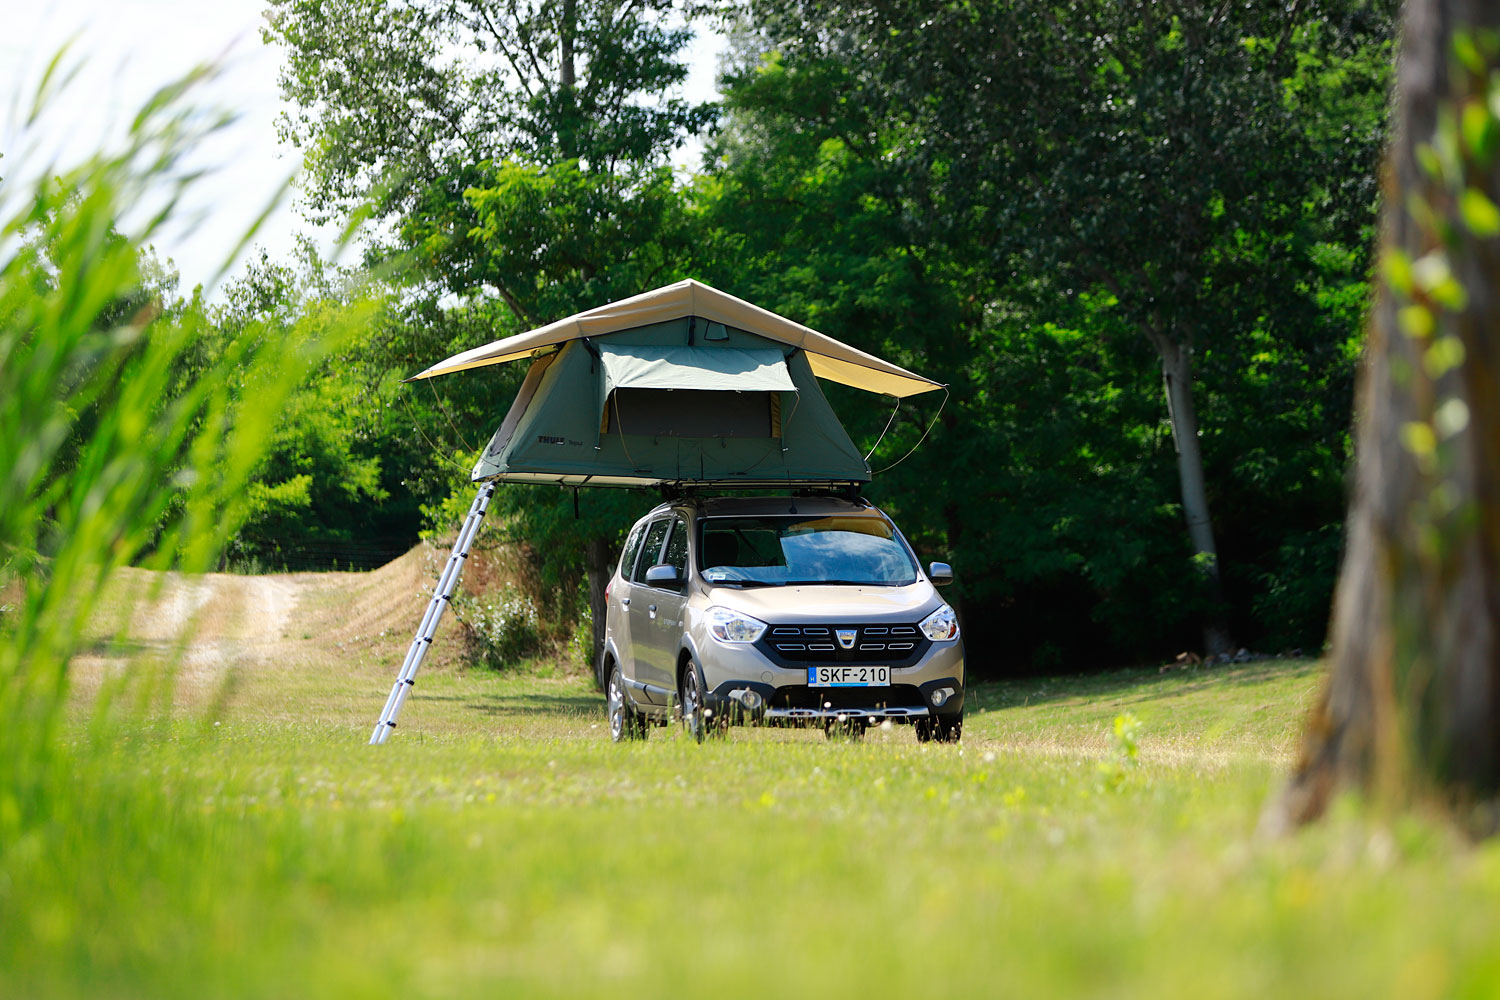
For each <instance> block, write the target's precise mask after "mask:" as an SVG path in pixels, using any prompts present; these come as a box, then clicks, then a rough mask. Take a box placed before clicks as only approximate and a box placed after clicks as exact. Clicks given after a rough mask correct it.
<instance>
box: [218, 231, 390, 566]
mask: <svg viewBox="0 0 1500 1000" xmlns="http://www.w3.org/2000/svg"><path fill="white" fill-rule="evenodd" d="M303 254H304V260H303V262H302V265H301V268H300V270H294V269H293V268H292V267H289V266H286V265H278V264H273V263H271V262H270V261H269V260H268V259H267V258H266V257H265V256H264V255H262V257H261V259H260V260H259V261H258V262H256V263H254V264H252V265H251V266H250V267H249V268H248V269H247V271H246V273H245V274H244V275H242V276H240V277H239V278H237V279H236V280H235V281H233V282H231V283H230V285H229V286H228V287H227V289H226V292H225V298H226V304H225V305H224V306H223V307H220V308H218V309H217V310H215V311H214V314H213V322H214V328H215V331H216V336H217V337H220V338H233V337H236V336H247V335H248V336H254V337H262V336H267V335H270V336H275V337H279V338H289V339H292V340H304V339H306V340H310V341H313V342H320V341H326V340H329V339H330V338H329V334H330V332H331V331H333V330H338V331H341V332H342V331H353V332H352V334H343V335H341V336H340V337H338V338H337V339H338V342H339V343H338V349H337V350H336V351H333V352H331V353H330V354H329V355H328V356H327V357H325V358H324V359H323V360H322V361H321V362H320V363H319V364H318V366H317V367H316V368H315V369H314V370H313V371H312V372H310V373H309V375H308V376H307V377H306V378H305V379H303V380H302V382H301V383H300V384H299V385H298V386H297V389H296V391H295V392H294V393H293V394H292V396H291V398H290V399H288V400H287V404H286V407H285V408H284V411H283V413H282V415H281V418H280V420H279V421H278V422H277V425H276V428H275V432H274V434H273V437H272V442H271V448H270V450H269V452H268V454H267V455H266V458H265V459H264V460H263V462H262V463H261V465H260V467H259V468H258V469H257V470H256V479H255V482H254V483H253V485H252V487H251V489H250V490H249V491H248V492H247V494H246V501H247V503H248V505H249V513H248V516H247V517H246V519H245V523H244V525H243V526H242V527H241V529H240V530H239V532H238V533H237V534H236V535H235V537H234V539H233V542H232V544H231V546H230V554H231V556H232V557H233V558H236V559H246V558H249V559H255V560H258V561H265V562H266V563H268V564H270V565H287V564H290V565H291V566H292V567H293V568H307V567H320V566H324V565H327V564H328V561H329V559H330V558H331V557H336V556H332V554H334V553H338V552H343V553H344V554H345V557H346V559H348V558H349V557H350V556H351V555H353V556H356V557H357V555H358V554H359V553H361V552H363V551H367V550H368V549H369V548H370V547H371V546H372V545H377V546H378V544H379V543H380V542H381V541H383V540H385V539H386V538H389V537H390V535H391V534H395V536H396V539H395V545H394V546H389V547H388V548H385V549H377V551H383V552H385V553H387V555H386V558H389V556H390V555H393V554H395V552H393V551H391V549H395V550H396V551H399V549H400V548H401V547H403V546H404V545H409V544H410V542H411V541H414V540H415V532H414V531H413V530H412V528H411V527H410V525H409V523H408V525H406V526H404V528H403V527H400V526H398V527H397V528H396V529H395V531H392V529H391V528H390V527H388V526H387V523H388V522H387V519H386V518H384V517H382V515H383V514H384V513H385V512H384V511H383V510H382V504H383V502H384V501H386V500H388V499H389V498H390V497H391V494H392V490H391V489H390V486H389V485H388V482H387V477H386V476H385V475H384V470H383V468H382V454H383V452H385V451H386V450H387V448H386V446H385V442H384V441H383V436H384V435H383V433H382V426H381V425H382V416H383V412H384V410H385V409H386V407H388V406H389V405H390V403H391V400H392V397H393V395H394V382H393V380H391V379H390V378H389V377H388V372H387V371H385V370H384V369H382V368H378V367H376V364H372V360H373V359H372V358H371V357H370V353H371V350H372V346H373V342H374V340H375V337H376V333H375V332H374V331H375V330H376V329H377V328H378V326H379V324H381V323H382V322H384V321H386V315H387V312H388V310H387V307H386V306H385V305H384V304H383V303H382V302H381V300H380V293H379V291H378V289H372V288H370V287H369V282H367V281H366V282H359V281H356V279H355V276H354V275H351V274H348V273H344V272H340V271H337V270H336V269H333V268H331V267H329V266H328V265H326V264H325V263H324V262H322V261H321V260H319V258H318V256H317V254H316V252H315V251H314V250H312V248H311V247H309V246H304V248H303ZM217 349H218V348H217V345H216V342H215V341H213V340H211V339H207V338H206V341H205V342H203V343H200V345H199V347H198V351H199V353H200V354H201V355H203V356H206V357H213V356H214V353H215V351H216V350H217ZM377 363H378V362H377ZM248 388H249V387H248V386H246V385H243V384H240V383H238V382H236V383H235V384H234V391H235V392H236V394H237V398H243V399H248V398H251V397H250V396H249V395H247V391H248ZM355 561H358V560H357V558H356V560H355ZM374 561H375V562H380V561H384V559H376V560H374Z"/></svg>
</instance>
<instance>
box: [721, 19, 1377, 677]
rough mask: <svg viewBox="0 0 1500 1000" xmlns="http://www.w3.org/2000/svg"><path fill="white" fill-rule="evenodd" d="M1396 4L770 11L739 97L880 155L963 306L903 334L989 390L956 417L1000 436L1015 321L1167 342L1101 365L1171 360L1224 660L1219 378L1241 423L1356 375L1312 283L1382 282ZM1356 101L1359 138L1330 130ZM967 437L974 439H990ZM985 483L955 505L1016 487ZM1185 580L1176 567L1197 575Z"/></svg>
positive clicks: (890, 192) (873, 174)
mask: <svg viewBox="0 0 1500 1000" xmlns="http://www.w3.org/2000/svg"><path fill="white" fill-rule="evenodd" d="M1388 7H1389V5H1388V4H1381V3H1376V4H1366V3H1358V2H1356V3H1348V4H1323V5H1315V6H1314V7H1311V8H1309V7H1305V6H1303V5H1291V6H1286V5H1279V4H1269V3H1255V4H1248V5H1246V4H1241V5H1208V6H1205V5H1191V4H1178V3H1166V4H1163V3H1127V4H1114V3H1082V4H1068V5H1059V4H1055V3H1048V2H1046V0H1035V2H1022V3H1012V4H967V3H951V4H950V3H945V4H930V3H913V2H906V0H881V2H876V3H872V4H859V5H855V4H848V3H840V2H827V0H762V2H759V3H757V4H755V5H754V11H755V13H754V17H755V19H756V24H757V25H758V26H759V29H760V36H761V38H762V41H761V44H762V46H763V47H764V48H766V49H768V50H770V52H771V54H770V56H769V58H768V59H767V60H766V62H765V63H764V65H762V66H760V67H758V68H755V69H753V70H751V71H749V72H743V73H741V74H740V75H739V76H738V77H736V78H734V79H733V80H732V85H731V90H730V95H731V96H730V101H731V107H733V108H735V109H736V110H738V109H739V108H740V107H743V106H745V104H746V102H748V103H749V105H750V107H751V109H752V111H753V113H754V114H755V115H756V116H758V117H759V118H760V119H762V121H763V122H765V123H773V122H782V121H785V120H786V119H788V118H789V117H793V116H800V117H801V119H802V120H801V122H800V123H798V124H800V125H801V133H802V134H801V138H802V139H803V141H804V142H805V143H807V144H809V145H811V144H813V143H816V142H818V141H823V142H828V141H834V142H837V143H838V146H839V149H840V150H841V152H842V154H843V155H844V156H845V157H848V158H853V159H858V160H860V161H861V163H862V169H863V170H864V171H865V172H866V174H867V176H868V178H869V179H870V187H869V188H868V189H867V191H866V196H865V200H864V202H863V203H862V205H863V207H865V208H866V209H867V211H866V214H867V215H868V214H871V213H870V212H869V211H868V207H869V205H870V204H871V203H874V204H876V205H879V206H883V209H884V215H883V217H884V219H885V220H887V222H888V228H889V229H892V230H895V231H898V232H899V236H896V237H894V238H892V239H890V241H889V242H888V243H887V244H886V245H887V246H888V247H890V248H892V249H893V251H897V252H900V251H905V254H906V258H907V262H908V263H909V264H910V265H911V267H912V269H913V270H915V271H917V272H918V273H919V274H920V276H921V280H924V281H933V280H936V281H942V282H945V283H951V284H952V285H953V286H955V290H956V291H957V292H958V294H956V295H955V296H953V301H955V302H961V303H963V308H961V309H959V310H956V311H949V312H947V313H946V314H943V318H944V319H950V321H956V322H957V323H958V324H959V325H960V330H959V332H958V333H957V334H956V335H953V336H951V337H948V338H946V339H945V338H943V337H942V336H941V335H940V334H938V333H937V332H936V331H935V330H933V329H931V327H932V326H935V325H936V324H935V323H929V324H928V327H929V328H928V329H926V330H923V328H922V325H921V324H920V323H913V324H910V325H909V326H908V327H907V328H906V329H905V330H903V333H905V334H907V335H908V336H910V337H911V338H912V340H910V341H907V342H906V346H907V349H909V350H914V351H917V352H920V351H922V350H923V349H924V348H936V349H938V350H943V349H944V348H946V351H947V355H946V357H944V358H943V361H945V362H948V364H947V365H945V367H944V368H943V369H942V370H943V371H944V372H945V377H950V376H951V373H953V372H956V371H962V372H964V374H965V376H966V378H965V379H964V380H962V381H960V383H959V385H958V386H957V387H956V391H955V398H954V400H953V403H954V409H953V411H952V412H950V413H947V414H945V425H947V424H948V423H949V422H951V423H952V427H953V429H954V430H958V429H959V428H961V427H963V426H964V425H965V424H966V423H968V422H969V421H973V424H972V425H971V426H986V427H988V426H989V425H990V424H991V422H992V419H991V418H992V414H991V413H989V412H985V411H987V410H989V409H990V408H991V407H995V406H997V405H1001V404H998V403H997V400H998V397H997V396H996V395H995V390H998V389H1001V388H1002V386H1001V385H1000V384H999V383H998V382H997V380H995V379H994V378H992V377H991V376H992V374H993V371H994V369H993V368H986V367H985V366H984V365H983V364H982V363H976V361H975V358H976V356H977V357H979V358H983V359H985V360H986V361H988V360H991V359H993V356H994V355H993V351H992V350H990V348H991V347H992V346H993V343H994V342H1002V343H1016V342H1017V337H1016V335H1015V334H1014V333H1013V332H1012V331H1010V330H1006V329H1004V327H1005V326H1025V325H1030V326H1032V327H1033V329H1035V328H1037V327H1040V326H1042V325H1043V324H1047V323H1052V324H1055V325H1057V326H1059V327H1062V328H1064V329H1073V330H1081V331H1083V332H1085V333H1089V334H1092V335H1095V336H1119V337H1128V338H1133V339H1135V340H1137V341H1138V342H1139V343H1140V344H1142V345H1143V346H1144V347H1145V348H1146V349H1147V350H1146V351H1145V352H1133V351H1132V350H1131V349H1130V348H1128V347H1125V346H1123V345H1122V346H1114V347H1108V348H1106V349H1104V350H1103V351H1101V354H1105V355H1110V356H1112V357H1113V359H1114V360H1116V361H1119V362H1127V361H1128V360H1129V359H1131V358H1140V359H1141V360H1142V361H1144V360H1145V359H1146V358H1150V359H1151V361H1152V362H1154V367H1155V368H1156V369H1157V371H1158V372H1159V373H1160V377H1161V378H1162V383H1161V385H1162V387H1163V390H1164V394H1165V396H1166V399H1167V402H1168V408H1167V412H1168V416H1169V426H1170V428H1171V432H1172V440H1173V442H1174V443H1175V448H1174V459H1175V462H1174V464H1175V466H1176V471H1177V480H1178V483H1177V490H1176V493H1177V496H1178V497H1179V499H1180V507H1181V510H1182V515H1183V517H1184V520H1185V521H1186V525H1187V528H1188V533H1189V535H1190V539H1191V546H1192V550H1193V552H1194V553H1195V554H1196V559H1195V565H1196V566H1197V567H1198V568H1199V569H1200V570H1201V583H1202V586H1201V588H1197V590H1198V593H1197V594H1188V595H1187V596H1188V599H1189V602H1190V603H1193V604H1195V606H1197V607H1198V608H1200V609H1201V610H1202V612H1203V613H1204V617H1205V619H1206V628H1205V630H1204V640H1205V644H1206V645H1207V646H1208V647H1209V649H1210V651H1212V652H1223V651H1225V650H1226V649H1227V648H1228V647H1229V646H1230V636H1229V630H1228V628H1227V626H1226V624H1225V621H1226V616H1225V610H1226V609H1225V604H1226V602H1225V601H1224V600H1223V599H1222V597H1221V596H1220V593H1219V589H1220V580H1221V575H1222V574H1221V568H1220V560H1219V555H1218V553H1219V547H1220V545H1219V540H1218V538H1217V537H1216V535H1215V532H1214V530H1213V526H1212V520H1211V518H1210V514H1209V511H1210V500H1211V497H1212V496H1213V494H1214V493H1215V492H1216V491H1215V490H1214V488H1213V487H1214V484H1213V482H1212V481H1211V480H1210V479H1209V476H1208V474H1207V470H1208V469H1212V468H1215V467H1218V468H1225V469H1229V468H1232V467H1233V463H1232V461H1231V459H1232V456H1226V455H1222V454H1221V455H1218V456H1216V455H1214V454H1212V453H1211V452H1209V453H1208V454H1205V451H1206V450H1207V449H1211V448H1213V446H1214V445H1215V443H1216V442H1217V441H1218V440H1221V435H1222V434H1223V433H1224V429H1225V428H1223V427H1220V426H1215V425H1213V424H1208V425H1203V424H1202V422H1201V421H1200V420H1199V412H1200V410H1201V409H1202V404H1203V397H1202V395H1201V393H1202V391H1203V389H1202V387H1203V385H1204V382H1205V380H1207V383H1208V385H1209V387H1210V392H1211V393H1212V395H1211V396H1210V397H1209V403H1210V405H1211V406H1212V407H1215V408H1217V412H1222V410H1223V407H1222V404H1223V402H1224V401H1226V400H1231V399H1232V401H1233V402H1234V403H1235V406H1234V410H1235V411H1237V412H1236V414H1235V415H1236V416H1240V415H1242V414H1247V411H1248V410H1250V409H1251V407H1248V406H1245V405H1244V404H1243V399H1244V397H1245V396H1247V395H1248V393H1247V392H1246V391H1245V390H1244V389H1243V388H1240V387H1239V384H1240V383H1243V382H1244V381H1245V376H1246V374H1247V370H1248V369H1250V368H1252V367H1259V368H1261V369H1266V368H1268V367H1272V366H1274V367H1279V368H1281V369H1282V370H1283V371H1285V372H1287V373H1288V375H1289V376H1290V375H1294V374H1297V373H1301V374H1307V375H1310V376H1311V377H1313V378H1314V379H1315V381H1316V382H1318V383H1319V384H1328V385H1331V386H1334V387H1337V386H1338V385H1339V384H1340V375H1339V373H1340V372H1342V373H1344V374H1345V375H1347V372H1348V370H1349V367H1350V365H1349V362H1348V358H1347V356H1346V355H1344V354H1343V349H1344V345H1345V343H1346V341H1347V339H1348V338H1347V335H1335V336H1333V337H1332V338H1327V337H1326V335H1327V334H1328V333H1329V332H1330V330H1329V324H1328V323H1327V322H1325V321H1324V320H1323V317H1324V316H1325V315H1327V313H1328V311H1329V310H1328V308H1327V306H1326V305H1325V304H1324V303H1322V302H1320V301H1319V296H1320V295H1321V294H1324V293H1325V292H1326V291H1327V289H1326V288H1325V287H1318V285H1319V282H1318V281H1313V280H1309V278H1310V276H1313V275H1319V274H1320V272H1323V270H1324V269H1323V268H1321V267H1319V266H1317V265H1316V264H1315V259H1316V258H1317V257H1319V256H1321V257H1322V258H1324V259H1332V258H1337V257H1340V256H1346V257H1347V258H1348V260H1349V269H1350V270H1351V271H1352V272H1353V274H1354V278H1353V281H1354V282H1355V283H1357V282H1358V277H1359V275H1360V273H1361V272H1362V269H1363V267H1362V261H1363V250H1362V247H1363V242H1364V236H1363V233H1362V227H1363V226H1365V225H1366V223H1367V219H1368V215H1369V212H1370V205H1371V203H1372V200H1373V184H1372V182H1371V180H1370V178H1371V176H1372V174H1373V164H1374V159H1375V153H1376V150H1378V148H1379V145H1380V141H1381V137H1382V134H1383V132H1382V127H1381V126H1382V122H1383V117H1382V115H1381V108H1382V104H1383V96H1382V95H1383V83H1384V77H1383V70H1382V66H1383V60H1382V56H1381V54H1382V52H1383V51H1384V46H1385V44H1386V39H1387V38H1388V36H1389V30H1390V29H1389V25H1390V15H1389V11H1388ZM955 38H964V39H969V40H971V42H970V43H969V44H963V45H955V44H953V40H954V39H955ZM798 80H800V81H801V86H803V87H804V88H806V89H807V90H809V91H812V92H813V94H814V95H815V94H816V93H819V92H820V93H821V94H822V99H821V100H817V99H816V98H815V97H811V96H807V95H803V94H800V93H799V91H798V90H797V86H798V84H797V81H798ZM781 81H786V82H785V83H782V82H781ZM773 83H775V84H778V86H776V87H775V88H774V90H773V87H772V84H773ZM1335 108H1337V109H1338V110H1340V111H1343V112H1346V113H1345V114H1344V115H1343V118H1342V120H1343V121H1344V122H1345V128H1344V129H1343V130H1342V131H1339V132H1337V133H1333V134H1330V132H1329V130H1328V128H1327V126H1326V125H1324V124H1322V123H1323V122H1324V120H1325V118H1326V113H1327V112H1328V111H1329V110H1331V109H1335ZM767 131H769V129H767ZM754 135H755V138H756V139H757V140H762V141H764V138H765V137H764V135H763V134H762V133H761V132H756V133H754ZM825 137H826V138H825ZM741 145H746V144H741ZM733 152H734V150H731V153H733ZM734 162H735V161H734V160H733V159H731V164H734ZM769 169H770V168H767V170H769ZM1341 176H1347V177H1348V178H1349V180H1347V181H1338V180H1334V181H1330V180H1329V179H1328V178H1329V177H1335V178H1337V177H1341ZM809 180H810V181H816V182H819V183H820V184H821V186H822V188H824V189H831V188H834V187H835V186H834V185H830V184H828V183H826V176H824V175H818V176H816V177H810V178H809ZM809 186H810V185H804V189H805V188H806V187H809ZM782 190H783V191H785V190H786V189H785V188H783V189H782ZM776 210H777V209H776V208H775V207H773V208H772V211H776ZM782 214H785V212H784V210H782ZM840 224H842V220H841V222H840ZM794 252H801V251H800V250H798V251H794ZM808 253H809V254H810V253H811V252H810V251H808ZM869 294H870V295H871V297H873V296H874V294H875V293H874V292H873V291H872V292H870V293H869ZM1080 320H1081V321H1082V322H1081V323H1080ZM1319 335H1324V338H1325V339H1323V340H1321V341H1320V340H1318V339H1317V337H1318V336H1319ZM892 339H901V338H894V337H893V338H892ZM1267 359H1271V361H1270V362H1268V361H1267ZM929 364H931V361H929ZM1086 364H1087V362H1086ZM1124 381H1127V382H1129V381H1131V380H1129V379H1126V380H1124ZM1292 381H1294V379H1289V382H1292ZM965 383H967V384H965ZM1343 384H1344V385H1347V382H1346V381H1345V382H1344V383H1343ZM1033 402H1037V403H1040V402H1041V401H1039V400H1033ZM1334 410H1335V412H1337V407H1335V408H1334ZM1305 426H1306V428H1307V432H1308V433H1312V434H1316V433H1330V432H1331V434H1332V435H1333V436H1335V437H1337V436H1339V435H1340V434H1341V433H1342V432H1341V431H1340V430H1338V429H1337V426H1336V425H1334V426H1333V428H1332V430H1331V431H1330V425H1329V423H1328V422H1326V421H1307V422H1306V424H1305ZM1122 430H1123V429H1122ZM955 436H956V437H962V441H955V442H953V444H952V447H954V448H957V449H959V450H972V449H974V448H975V447H976V446H977V445H976V441H977V439H976V438H975V437H974V436H972V435H964V434H962V433H960V434H957V435H955ZM989 457H990V459H991V461H989V462H979V461H976V462H970V463H967V464H966V465H965V467H966V468H970V469H978V468H988V469H989V470H991V478H992V479H993V478H995V477H994V476H993V469H994V468H995V460H996V459H999V460H1001V461H1007V460H1008V459H1006V458H1004V457H1003V452H1001V453H998V454H992V455H991V456H989ZM1079 457H1080V458H1083V457H1084V456H1079ZM1110 457H1111V458H1113V457H1114V456H1110ZM1095 458H1096V459H1099V460H1097V461H1095V462H1094V463H1092V465H1093V466H1095V467H1101V466H1105V465H1107V464H1108V463H1107V462H1106V461H1104V460H1103V457H1102V456H1098V454H1097V452H1096V453H1095ZM1081 464H1084V466H1085V468H1087V463H1081ZM1331 465H1332V468H1333V469H1335V470H1337V469H1338V462H1337V461H1334V462H1332V463H1331ZM1116 467H1118V466H1116ZM1085 482H1086V480H1085ZM972 486H973V488H972V489H960V490H953V491H951V492H955V493H960V494H963V495H965V496H975V495H986V496H994V495H995V493H994V491H991V490H989V489H985V488H982V484H980V483H974V484H972ZM1218 492H1219V493H1220V494H1221V495H1222V492H1223V489H1222V487H1221V489H1220V490H1219V491H1218ZM1003 495H1004V496H1006V497H1011V496H1013V495H1014V494H1010V493H1005V494H1003ZM1334 495H1336V490H1335V491H1334ZM1214 502H1215V503H1217V502H1218V501H1217V500H1215V501H1214ZM1329 507H1330V509H1332V510H1336V509H1337V501H1334V502H1333V503H1332V504H1330V505H1329ZM964 520H965V519H963V518H959V517H955V516H952V515H951V514H950V516H949V517H948V521H949V522H950V528H949V535H950V538H949V542H950V544H953V545H957V544H958V543H959V537H960V536H963V537H965V538H966V539H968V540H972V539H973V538H974V537H975V536H976V531H975V529H976V528H977V529H978V531H980V532H982V531H983V530H984V528H983V527H982V525H983V522H984V518H983V516H982V515H981V516H979V517H975V518H972V519H969V524H967V525H966V524H965V523H963V522H964ZM966 528H967V530H966ZM1236 541H1238V540H1236ZM1273 550H1274V547H1273ZM1184 570H1185V567H1180V564H1179V566H1178V567H1174V572H1175V573H1176V574H1177V575H1178V576H1179V577H1181V578H1186V579H1192V578H1193V577H1194V574H1192V573H1190V572H1184ZM1192 589H1194V588H1189V587H1183V586H1181V585H1178V586H1176V587H1174V588H1173V589H1172V594H1173V596H1174V597H1175V598H1178V599H1180V598H1181V597H1182V596H1183V595H1184V591H1190V590H1192Z"/></svg>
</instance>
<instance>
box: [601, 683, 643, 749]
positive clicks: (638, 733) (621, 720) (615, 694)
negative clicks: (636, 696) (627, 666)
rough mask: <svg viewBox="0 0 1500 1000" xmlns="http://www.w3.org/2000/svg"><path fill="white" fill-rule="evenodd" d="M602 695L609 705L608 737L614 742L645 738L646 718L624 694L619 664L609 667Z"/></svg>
mask: <svg viewBox="0 0 1500 1000" xmlns="http://www.w3.org/2000/svg"><path fill="white" fill-rule="evenodd" d="M604 696H605V700H606V701H605V703H606V705H608V707H609V738H610V739H612V740H614V741H615V742H616V743H623V742H624V741H626V740H643V739H645V738H646V720H645V719H643V718H641V715H640V713H639V712H637V711H636V710H635V709H634V708H633V707H632V706H631V704H630V699H629V697H628V696H627V695H626V694H625V676H624V675H623V674H622V673H620V666H619V664H615V665H613V666H612V667H610V671H609V682H608V683H607V684H606V685H605V689H604Z"/></svg>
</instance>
